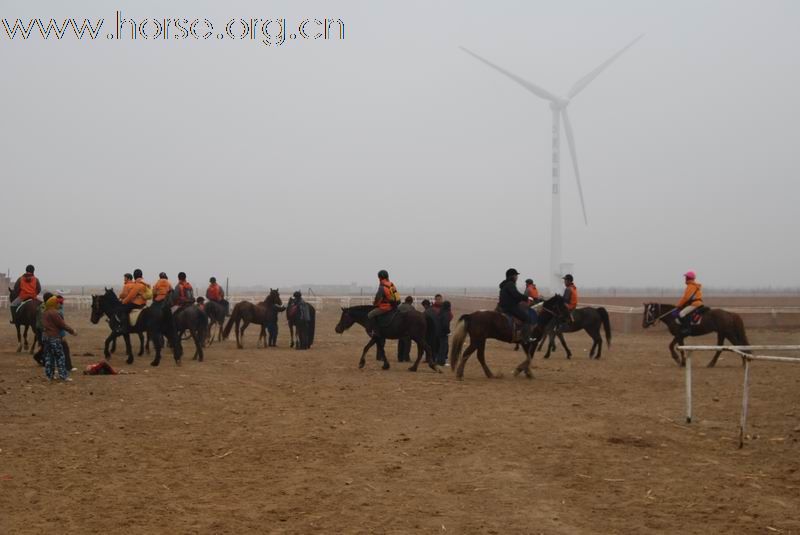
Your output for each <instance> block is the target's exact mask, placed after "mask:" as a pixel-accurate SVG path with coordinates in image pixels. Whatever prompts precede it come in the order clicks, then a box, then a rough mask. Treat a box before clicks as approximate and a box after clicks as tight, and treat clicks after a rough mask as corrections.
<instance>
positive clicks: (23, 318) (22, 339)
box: [8, 287, 42, 354]
mask: <svg viewBox="0 0 800 535" xmlns="http://www.w3.org/2000/svg"><path fill="white" fill-rule="evenodd" d="M16 298H17V294H16V292H14V288H13V287H12V288H9V289H8V302H9V303H11V302H13V301H14V299H16ZM41 304H42V302H41V301H39V300H38V299H30V300H28V301H26V302H25V303H24V304H23V305H21V306H20V307H19V308H18V309H17V311H16V312H15V313H14V327H16V328H17V353H21V352H22V349H23V346H24V348H25V350H28V329H31V330H33V331H34V333H35V332H36V310H37V309H38V308H39V305H41ZM21 327H25V330H24V331H23V332H20V328H21ZM35 347H36V336H35V335H34V337H33V342H31V345H30V352H31V354H33V349H34V348H35Z"/></svg>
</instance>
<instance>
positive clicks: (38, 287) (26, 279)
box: [10, 264, 42, 323]
mask: <svg viewBox="0 0 800 535" xmlns="http://www.w3.org/2000/svg"><path fill="white" fill-rule="evenodd" d="M33 272H34V267H33V266H32V265H30V264H28V266H27V267H26V268H25V274H24V275H22V276H21V277H20V278H18V279H17V282H15V283H14V295H16V297H15V298H14V300H13V301H12V302H11V306H10V309H11V323H16V313H17V309H18V308H19V306H20V305H21V304H22V303H24V302H25V301H29V300H31V299H36V297H37V296H38V295H39V294H40V293H41V291H42V284H41V283H40V282H39V279H37V278H36V276H35V275H34V274H33Z"/></svg>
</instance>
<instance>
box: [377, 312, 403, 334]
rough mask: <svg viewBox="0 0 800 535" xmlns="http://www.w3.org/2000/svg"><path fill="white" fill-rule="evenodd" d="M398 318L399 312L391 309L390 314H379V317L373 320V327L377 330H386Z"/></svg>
mask: <svg viewBox="0 0 800 535" xmlns="http://www.w3.org/2000/svg"><path fill="white" fill-rule="evenodd" d="M398 316H400V310H398V309H396V308H395V309H392V311H391V312H387V313H386V314H381V315H380V316H378V317H377V318H375V326H376V327H377V328H378V329H379V330H383V329H386V328H387V327H389V326H390V325H391V324H392V323H393V322H394V320H395V319H397V318H398Z"/></svg>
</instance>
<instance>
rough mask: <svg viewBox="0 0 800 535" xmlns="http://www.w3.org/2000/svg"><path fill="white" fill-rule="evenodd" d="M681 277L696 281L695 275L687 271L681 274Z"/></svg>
mask: <svg viewBox="0 0 800 535" xmlns="http://www.w3.org/2000/svg"><path fill="white" fill-rule="evenodd" d="M683 276H684V277H686V278H687V279H696V278H697V274H696V273H695V272H694V271H692V270H689V271H687V272H686V273H684V274H683Z"/></svg>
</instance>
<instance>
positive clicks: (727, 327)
mask: <svg viewBox="0 0 800 535" xmlns="http://www.w3.org/2000/svg"><path fill="white" fill-rule="evenodd" d="M676 310H677V309H676V308H675V307H674V306H673V305H664V304H659V303H645V304H644V317H643V318H642V327H644V328H645V329H646V328H648V327H650V326H651V325H655V323H656V322H658V321H662V322H663V323H664V324H665V325H666V326H667V329H669V333H670V334H671V335H672V342H670V344H669V352H670V354H671V355H672V359H673V360H674V361H675V362H677V363H678V365H679V366H681V367H683V366H686V357H684V356H683V355H678V353H677V352H676V351H675V346H677V345H683V341H684V339H685V338H686V335H684V334H683V333H682V332H681V325H679V324H678V323H677V322H676V321H675V311H676ZM710 333H717V345H718V346H721V345H722V344H723V343H724V342H725V339H726V338H727V339H728V340H730V341H731V343H732V344H733V345H735V346H749V345H750V342H749V341H748V340H747V333H745V330H744V322H743V321H742V317H741V316H740V315H739V314H735V313H733V312H728V311H727V310H722V309H721V308H712V309H710V310H708V311H707V312H706V313H705V314H703V316H702V320H701V321H700V324H699V325H692V326H691V331H690V332H689V334H688V336H703V335H704V334H710ZM721 353H722V351H717V352H716V353H715V354H714V357H713V358H712V359H711V361H710V362H709V363H708V367H709V368H713V367H714V365H715V364H716V363H717V359H718V358H719V356H720V354H721ZM742 363H744V359H742Z"/></svg>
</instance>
